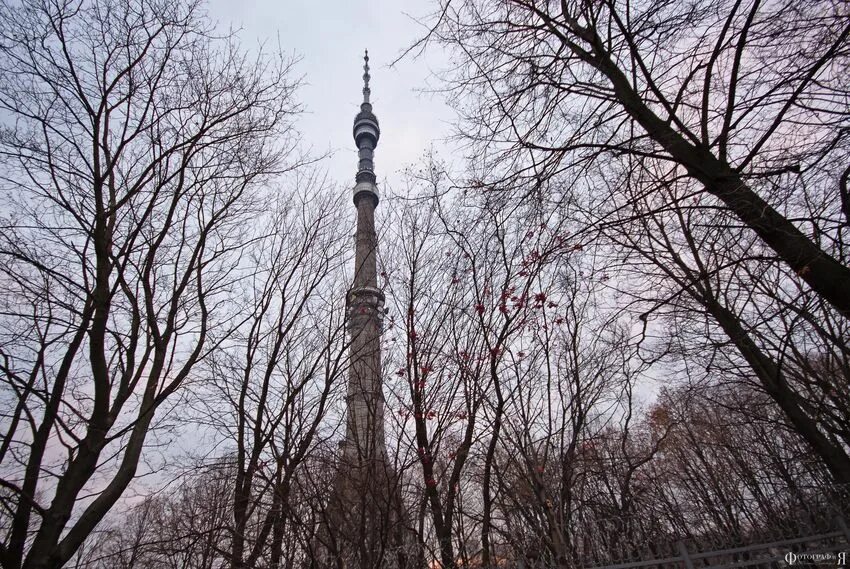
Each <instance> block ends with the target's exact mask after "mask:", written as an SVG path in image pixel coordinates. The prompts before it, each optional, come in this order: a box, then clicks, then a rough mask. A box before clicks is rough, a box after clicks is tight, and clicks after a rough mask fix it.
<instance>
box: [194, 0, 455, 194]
mask: <svg viewBox="0 0 850 569" xmlns="http://www.w3.org/2000/svg"><path fill="white" fill-rule="evenodd" d="M434 7H435V6H434V3H433V2H431V1H429V0H416V1H404V2H400V1H392V0H378V1H366V0H364V1H360V2H356V1H343V0H322V1H306V0H292V1H289V2H286V1H282V0H277V1H275V0H238V1H237V0H208V9H209V13H210V15H211V16H212V18H213V19H214V20H216V21H217V22H218V23H219V25H220V26H222V27H224V28H227V27H230V26H232V27H234V28H241V29H242V31H241V32H240V38H241V39H242V42H243V44H244V45H245V46H247V47H253V46H257V45H258V43H259V42H266V43H268V44H269V45H270V46H271V47H273V46H274V45H275V44H277V43H278V42H279V43H280V45H281V47H282V48H283V50H284V51H285V52H287V53H295V54H297V55H298V56H300V57H301V58H302V60H301V62H300V64H299V65H298V71H299V72H300V73H301V74H303V75H304V81H305V85H304V87H303V88H302V89H301V91H300V93H299V99H300V100H301V101H302V103H304V106H305V110H306V113H305V114H304V115H303V116H302V117H301V120H300V121H299V125H298V126H299V129H300V130H301V132H302V133H303V139H304V142H305V143H306V145H307V146H308V147H312V148H313V150H314V151H315V152H316V153H321V152H325V151H328V150H330V151H333V152H334V155H333V156H332V157H331V158H330V159H329V160H328V161H326V163H325V165H326V168H327V169H328V172H329V174H330V177H331V179H332V180H333V181H335V182H338V183H341V184H344V185H349V184H353V180H354V174H355V170H356V163H357V155H356V148H355V147H354V141H353V140H352V136H351V127H352V122H353V120H354V115H355V114H356V113H357V111H358V110H359V109H358V107H359V104H360V101H361V98H362V96H361V88H362V78H361V76H362V74H363V69H362V66H363V59H362V58H363V50H364V48H368V49H369V56H370V66H371V68H372V71H371V75H372V81H371V87H372V103H373V105H374V111H375V114H376V115H377V116H378V120H379V121H380V123H381V140H380V142H379V143H378V148H377V151H376V153H375V162H376V173H377V174H378V181H379V184H381V183H385V184H386V183H389V184H390V185H393V186H395V185H396V184H398V181H399V179H400V176H399V172H400V170H401V169H402V168H404V167H405V166H407V165H409V164H410V163H412V162H415V161H416V160H418V159H419V158H420V157H421V156H422V154H423V153H424V152H425V151H426V150H427V149H428V148H429V147H430V146H431V145H432V144H433V145H434V146H435V147H440V146H442V142H440V140H441V139H444V138H445V137H447V136H448V135H449V134H450V132H451V126H450V123H451V121H452V118H453V114H452V112H451V110H450V109H449V108H448V107H447V106H446V104H445V102H444V100H443V99H442V96H440V95H431V94H428V93H422V92H421V91H422V90H423V89H426V90H427V89H428V87H429V85H430V86H434V85H435V84H436V83H435V81H434V79H433V77H432V76H431V75H432V71H435V70H437V69H440V68H443V67H445V66H446V65H447V63H446V59H445V57H444V56H442V55H441V54H440V53H439V52H436V51H432V50H429V52H428V53H426V54H425V56H424V57H420V58H417V59H413V58H410V57H408V58H405V59H404V60H402V61H401V62H399V63H398V64H396V65H395V66H394V67H393V68H390V67H389V64H390V62H392V61H393V60H394V59H396V58H397V57H398V56H399V55H400V54H401V52H402V51H403V50H404V48H405V47H407V46H408V45H409V44H410V43H411V42H412V41H413V40H414V39H415V38H418V37H420V35H421V34H422V32H423V28H422V26H421V25H420V24H417V23H416V21H415V18H418V19H422V18H423V17H424V16H426V15H427V14H428V13H429V12H430V11H432V10H433V9H434ZM441 154H442V153H441ZM443 158H444V159H449V158H451V156H446V155H443Z"/></svg>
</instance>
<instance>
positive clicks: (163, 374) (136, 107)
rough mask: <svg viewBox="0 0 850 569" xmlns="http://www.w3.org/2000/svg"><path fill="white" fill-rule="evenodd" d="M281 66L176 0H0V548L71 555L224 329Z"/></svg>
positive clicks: (23, 563) (274, 147)
mask: <svg viewBox="0 0 850 569" xmlns="http://www.w3.org/2000/svg"><path fill="white" fill-rule="evenodd" d="M290 66H291V62H290V61H288V60H287V59H285V58H283V57H271V58H269V57H266V56H264V55H260V56H259V57H258V59H256V60H252V59H250V58H248V57H247V56H246V55H245V54H243V53H242V52H241V51H240V50H239V48H238V46H237V45H236V44H235V43H234V40H233V39H232V38H228V37H221V36H216V35H214V34H213V33H212V29H211V25H210V23H209V22H208V21H207V20H206V19H205V17H204V16H203V15H202V13H201V11H200V9H199V6H198V2H195V1H178V2H174V1H159V0H154V1H147V0H146V1H141V0H129V1H112V0H92V1H83V0H80V1H72V0H57V1H47V0H46V1H36V0H32V1H26V2H22V3H11V2H9V3H7V2H4V3H3V5H2V7H0V108H2V114H3V118H2V120H3V130H2V135H0V160H2V168H3V170H2V192H3V195H4V202H5V204H6V205H5V206H4V209H3V212H2V216H3V218H2V230H0V264H2V269H3V270H2V274H3V276H2V287H0V288H2V293H0V295H2V300H0V303H2V320H0V335H2V336H0V337H2V346H0V361H2V381H3V384H2V390H3V397H4V399H5V400H6V401H7V402H8V403H7V405H6V406H5V407H4V411H3V424H4V427H5V434H4V436H3V438H2V441H0V470H1V471H2V485H3V488H4V493H3V499H2V508H3V513H4V516H5V517H6V518H7V520H9V521H8V522H7V523H5V524H4V532H3V536H2V547H1V548H0V562H2V565H3V567H6V568H19V567H27V568H32V569H35V568H47V567H59V566H61V565H63V563H65V562H66V561H67V560H69V559H70V558H71V557H72V556H73V554H74V552H75V551H76V550H77V549H78V548H79V547H80V545H81V544H82V543H83V542H84V541H85V539H86V538H87V536H88V535H89V534H90V533H91V532H92V530H93V529H94V528H95V527H96V526H97V524H98V523H99V522H100V521H101V520H102V519H103V518H104V516H105V515H106V513H107V512H108V511H109V510H110V509H111V508H112V507H113V505H115V504H116V502H117V501H118V499H119V498H120V496H121V495H122V493H123V492H124V490H125V489H126V488H127V487H128V485H129V484H130V483H131V481H132V480H133V478H134V477H135V476H136V474H137V470H138V468H139V462H140V458H141V457H142V452H143V449H144V448H145V444H146V440H147V439H148V434H149V432H150V431H151V428H152V427H153V426H154V425H156V421H155V420H156V419H161V417H159V418H157V410H158V409H160V408H161V407H162V406H163V403H164V402H165V401H167V400H170V399H171V397H172V395H173V394H174V393H175V392H177V391H178V389H179V388H180V386H181V384H183V383H184V382H185V380H186V379H187V378H188V377H190V375H191V374H192V373H193V370H194V369H195V367H196V365H197V364H198V362H200V361H202V360H203V359H204V358H206V357H207V355H208V354H209V353H210V351H211V350H212V349H213V348H214V347H215V344H214V343H213V342H211V338H212V337H213V336H215V337H216V338H219V339H220V338H222V337H224V336H225V334H224V328H226V327H227V325H228V322H229V320H230V317H231V316H232V315H231V314H230V313H229V305H228V303H227V302H226V301H227V299H228V298H229V294H230V292H231V288H232V283H233V282H234V279H237V278H239V276H240V274H239V273H240V271H241V267H240V254H241V253H240V252H241V248H242V246H243V245H244V244H245V243H247V242H250V241H251V239H252V238H253V236H252V231H251V230H252V226H251V224H250V223H248V220H249V219H251V216H255V215H257V214H258V212H261V211H263V209H264V207H263V203H262V202H263V200H262V183H263V182H264V181H265V180H266V179H268V176H269V175H270V174H273V173H274V172H276V171H278V170H280V169H281V168H282V166H283V160H284V158H286V156H287V155H288V154H289V153H290V151H291V148H290V141H291V138H289V137H287V132H288V130H289V129H290V119H291V117H292V115H293V113H294V112H295V111H297V106H296V105H295V104H294V103H293V99H292V94H293V89H294V88H295V86H296V82H295V81H293V80H292V79H291V76H290V75H291V74H290Z"/></svg>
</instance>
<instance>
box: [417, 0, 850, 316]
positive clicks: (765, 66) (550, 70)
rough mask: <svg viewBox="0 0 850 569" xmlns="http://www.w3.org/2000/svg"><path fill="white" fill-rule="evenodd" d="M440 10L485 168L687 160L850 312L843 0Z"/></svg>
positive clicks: (479, 5) (557, 168)
mask: <svg viewBox="0 0 850 569" xmlns="http://www.w3.org/2000/svg"><path fill="white" fill-rule="evenodd" d="M437 14H438V15H437V16H436V22H435V24H434V26H433V30H432V34H430V35H429V39H436V40H438V41H441V42H443V43H445V44H447V45H449V46H450V47H452V48H453V49H454V50H455V51H456V52H457V54H458V56H459V59H460V61H462V62H463V65H461V66H460V67H458V68H456V69H457V70H456V71H455V72H454V73H453V74H452V76H451V77H450V81H452V82H453V83H451V84H450V86H451V87H453V88H454V91H455V96H454V97H453V101H455V102H456V104H457V106H458V107H459V110H460V112H461V113H462V116H463V118H464V119H465V120H464V122H463V123H462V129H463V131H464V133H465V134H467V135H468V136H469V137H470V139H471V140H472V142H473V144H474V145H475V153H476V155H477V156H480V157H483V160H479V161H478V163H479V166H478V170H479V171H480V172H481V173H482V176H483V175H484V174H486V177H487V178H489V179H491V180H492V179H496V180H501V181H502V182H511V183H510V184H508V183H502V184H501V186H502V187H503V188H506V189H508V190H513V193H516V192H523V191H531V192H532V193H533V192H538V193H541V194H544V195H545V193H546V191H547V190H549V191H551V192H553V193H555V194H557V193H558V191H559V190H558V189H557V188H555V189H553V188H552V187H550V186H546V185H545V182H546V181H547V180H551V179H553V177H559V176H560V175H561V174H563V173H565V172H569V173H571V174H572V176H573V179H574V180H580V179H581V177H582V176H583V174H584V168H586V167H587V166H588V165H589V164H592V163H600V162H601V163H602V164H606V165H608V166H611V168H610V170H609V171H610V172H612V173H613V172H615V171H616V169H618V168H620V166H621V165H622V160H623V159H624V158H628V159H640V160H647V161H656V162H660V163H664V164H668V165H671V164H674V165H677V166H679V167H680V168H679V170H676V171H674V170H673V169H670V170H669V172H670V175H669V176H668V178H667V180H668V181H670V180H673V179H675V177H676V176H681V175H686V176H688V177H690V178H691V179H693V180H694V181H696V182H698V184H699V186H700V187H701V190H700V191H701V192H705V193H707V194H708V196H706V197H707V199H709V196H710V199H711V200H712V201H713V202H714V203H716V204H717V205H719V206H722V207H724V208H726V209H728V211H729V212H731V213H732V215H734V217H735V218H736V219H737V220H738V222H739V223H740V224H741V225H743V226H744V227H746V228H747V230H749V231H752V232H753V233H755V234H756V235H757V236H758V237H759V239H760V240H761V241H762V242H763V243H765V244H766V245H767V246H768V247H769V248H770V250H772V251H773V252H774V253H775V255H776V256H777V257H778V258H779V259H780V260H781V261H782V262H783V263H785V264H786V265H787V266H788V267H789V268H790V270H791V271H792V272H793V273H794V274H795V275H796V277H795V278H797V279H799V280H801V281H802V282H805V283H807V284H808V286H809V287H811V290H813V291H815V292H816V293H817V295H818V296H819V298H820V299H822V300H823V301H824V302H826V303H829V304H830V305H831V306H832V307H834V308H835V309H836V310H837V311H838V312H839V313H840V314H842V315H843V316H844V318H850V292H848V291H850V268H848V266H847V261H846V254H847V251H846V249H847V248H846V241H845V240H846V232H847V227H848V225H847V223H848V218H847V210H846V203H847V199H846V198H847V190H846V187H847V177H848V172H850V170H848V169H847V156H848V144H847V143H848V137H847V120H848V108H850V105H848V95H850V85H848V77H847V74H846V73H845V72H844V70H845V69H846V68H847V65H848V56H850V50H849V49H848V48H849V47H850V25H848V13H847V6H846V5H845V4H842V3H835V2H832V1H828V0H826V1H819V2H807V3H806V4H805V5H801V4H799V3H798V2H793V1H790V0H787V1H780V2H762V1H760V0H752V1H747V2H741V1H733V0H713V1H710V2H700V3H699V5H694V4H688V3H680V2H670V1H664V0H638V1H627V2H619V1H616V2H615V1H614V0H603V1H597V0H592V1H591V0H577V1H573V2H566V1H565V2H554V1H544V0H510V1H505V2H502V1H495V0H461V1H454V2H451V1H446V2H441V3H440V9H439V10H438V11H437ZM615 177H618V176H616V175H615ZM521 179H524V180H527V181H528V183H527V184H522V183H518V180H521ZM484 181H485V182H487V180H486V179H485V180H484ZM570 185H572V181H571V182H570ZM579 186H581V184H579ZM572 191H574V189H573V190H562V193H564V194H567V195H568V194H570V193H571V192H572ZM547 197H548V196H547ZM555 198H556V199H557V196H555ZM611 205H613V206H614V207H617V206H619V205H622V202H620V201H615V202H612V204H611ZM739 230H740V229H739V228H735V229H733V231H739Z"/></svg>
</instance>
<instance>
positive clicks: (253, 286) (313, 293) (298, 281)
mask: <svg viewBox="0 0 850 569" xmlns="http://www.w3.org/2000/svg"><path fill="white" fill-rule="evenodd" d="M293 183H294V185H295V186H296V187H297V188H298V191H299V192H302V193H303V195H305V197H302V198H300V199H299V198H285V199H281V200H280V204H279V205H278V207H277V209H276V212H277V213H276V214H275V215H274V216H272V219H271V220H270V222H269V225H268V228H267V229H266V230H265V233H266V236H265V237H264V238H263V239H262V240H260V241H258V242H257V244H256V245H255V246H254V247H252V248H251V249H250V250H249V252H248V254H249V258H250V264H251V265H252V266H255V267H256V272H255V273H254V274H252V275H251V276H250V278H248V279H246V281H245V284H244V288H245V296H246V297H247V298H248V301H247V303H246V304H245V307H244V311H243V313H244V314H246V315H247V317H246V319H245V321H244V322H243V324H242V326H240V328H239V329H238V330H236V331H235V332H234V334H233V335H232V336H231V337H230V338H229V339H228V340H227V341H225V342H224V343H222V344H221V345H220V347H219V349H218V350H217V351H216V353H214V354H213V355H211V357H210V358H209V360H208V365H209V372H208V373H209V383H208V386H207V387H206V388H204V389H202V390H200V391H199V392H198V393H197V405H198V406H200V411H201V413H200V418H199V421H200V422H201V423H202V424H205V425H209V426H211V427H213V429H214V431H215V432H216V435H215V440H216V441H217V442H218V444H219V445H221V446H223V447H224V449H225V452H226V454H227V456H230V455H231V454H232V458H231V459H230V460H228V462H232V464H230V465H229V470H230V471H231V472H232V475H233V477H234V492H233V502H232V505H231V508H230V514H231V515H232V518H233V526H232V534H231V536H230V537H229V540H228V541H229V543H230V546H229V551H228V555H227V556H228V557H229V560H230V566H231V567H234V568H241V567H256V566H258V563H259V564H260V565H262V566H264V567H279V566H280V559H281V555H282V553H283V549H284V547H286V549H287V550H292V549H294V548H293V547H292V544H284V543H283V538H284V529H285V527H286V525H287V524H292V523H295V521H297V520H293V519H292V517H291V516H290V514H289V509H290V493H291V489H292V487H293V484H294V482H295V478H296V475H297V474H298V472H299V470H300V469H301V468H302V467H303V462H304V460H305V458H306V457H307V456H308V453H309V452H311V451H312V450H313V447H314V446H315V442H316V440H315V439H316V435H317V433H318V432H319V430H320V426H322V425H323V424H325V423H330V417H329V413H328V410H329V408H330V407H331V403H332V402H333V401H334V400H336V397H335V396H336V395H338V394H339V393H340V389H339V388H340V384H341V383H342V382H343V379H344V376H345V372H346V371H347V370H348V359H347V348H348V342H347V341H346V331H345V326H344V324H345V322H344V316H345V310H344V309H345V306H344V305H345V285H344V283H345V280H346V279H345V276H346V275H345V272H344V269H345V268H346V267H347V266H348V265H349V264H350V263H349V262H348V261H349V260H350V255H349V254H348V253H349V244H350V243H349V240H348V239H347V238H346V234H345V232H341V231H339V228H340V227H341V226H344V225H345V224H346V222H345V220H344V219H343V216H344V212H345V210H344V209H343V205H344V203H343V199H342V196H343V193H342V192H339V191H334V190H331V189H329V188H325V187H322V183H323V181H322V180H317V179H315V178H311V177H307V176H299V177H297V179H296V180H294V182H293ZM332 191H334V193H331V192H332ZM334 194H335V195H334ZM325 427H328V425H325ZM260 560H262V562H261V561H260Z"/></svg>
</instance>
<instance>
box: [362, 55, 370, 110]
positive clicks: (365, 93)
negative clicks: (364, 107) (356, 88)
mask: <svg viewBox="0 0 850 569" xmlns="http://www.w3.org/2000/svg"><path fill="white" fill-rule="evenodd" d="M363 62H364V63H363V102H364V103H366V104H369V95H371V94H372V91H371V90H370V89H369V79H371V78H372V76H371V75H369V50H368V49H367V50H366V54H365V55H364V56H363Z"/></svg>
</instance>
